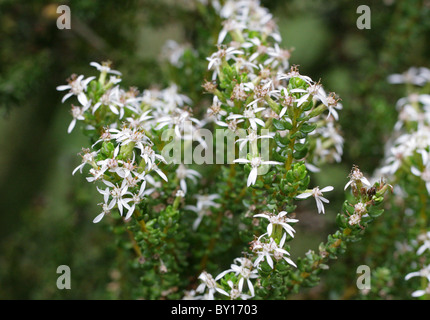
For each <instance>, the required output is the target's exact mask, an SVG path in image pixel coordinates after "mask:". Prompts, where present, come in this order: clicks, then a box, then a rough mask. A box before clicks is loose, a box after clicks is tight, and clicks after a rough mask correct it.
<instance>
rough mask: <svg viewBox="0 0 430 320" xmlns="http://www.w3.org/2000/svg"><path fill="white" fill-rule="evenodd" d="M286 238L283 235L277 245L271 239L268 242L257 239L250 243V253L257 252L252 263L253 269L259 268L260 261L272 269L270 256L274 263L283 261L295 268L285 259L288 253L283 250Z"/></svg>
mask: <svg viewBox="0 0 430 320" xmlns="http://www.w3.org/2000/svg"><path fill="white" fill-rule="evenodd" d="M263 236H265V234H263V235H262V236H261V237H263ZM261 237H260V238H261ZM286 237H287V234H286V233H284V235H283V236H282V239H281V241H280V242H279V245H278V244H277V243H276V241H275V240H273V238H269V242H261V241H260V240H259V239H258V240H257V241H256V242H255V241H254V242H253V243H252V251H254V252H257V254H258V257H257V259H255V261H254V267H257V266H259V265H260V263H261V262H262V261H264V260H266V262H267V264H268V265H269V266H270V267H271V268H272V269H273V267H274V264H273V259H272V256H273V258H274V259H275V260H276V261H279V260H281V259H284V260H285V261H286V262H287V263H288V264H290V265H292V266H294V267H297V266H296V264H295V263H294V262H293V261H292V260H291V259H290V258H288V257H287V256H289V255H290V253H289V252H288V251H287V250H285V249H283V247H284V244H285V239H286Z"/></svg>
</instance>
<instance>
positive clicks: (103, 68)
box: [90, 61, 121, 76]
mask: <svg viewBox="0 0 430 320" xmlns="http://www.w3.org/2000/svg"><path fill="white" fill-rule="evenodd" d="M111 65H112V62H110V61H105V62H102V64H100V63H98V62H90V66H92V67H94V68H96V69H97V70H98V71H100V72H102V73H103V72H104V73H109V74H115V75H117V76H120V75H121V72H119V71H117V70H112V69H111Z"/></svg>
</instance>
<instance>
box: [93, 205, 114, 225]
mask: <svg viewBox="0 0 430 320" xmlns="http://www.w3.org/2000/svg"><path fill="white" fill-rule="evenodd" d="M99 205H100V206H101V207H102V208H103V211H102V213H100V214H99V215H97V217H95V218H94V220H93V223H98V222H100V221H101V220H102V219H103V217H104V216H105V215H106V214H110V211H111V209H112V208H113V207H114V206H115V203H113V202H111V203H110V204H109V205H108V204H106V203H99Z"/></svg>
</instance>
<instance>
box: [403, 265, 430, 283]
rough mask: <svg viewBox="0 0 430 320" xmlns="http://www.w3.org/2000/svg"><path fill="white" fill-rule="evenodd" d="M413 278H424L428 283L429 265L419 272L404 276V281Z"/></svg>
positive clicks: (429, 279)
mask: <svg viewBox="0 0 430 320" xmlns="http://www.w3.org/2000/svg"><path fill="white" fill-rule="evenodd" d="M413 277H424V278H427V280H428V281H430V265H428V266H425V267H424V268H422V269H421V270H419V271H414V272H410V273H408V274H407V275H406V276H405V280H409V279H410V278H413Z"/></svg>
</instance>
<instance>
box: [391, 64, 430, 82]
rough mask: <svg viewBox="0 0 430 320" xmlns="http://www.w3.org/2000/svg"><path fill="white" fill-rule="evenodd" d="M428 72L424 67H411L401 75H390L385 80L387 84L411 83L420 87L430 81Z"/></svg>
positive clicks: (429, 71) (429, 72)
mask: <svg viewBox="0 0 430 320" xmlns="http://www.w3.org/2000/svg"><path fill="white" fill-rule="evenodd" d="M429 75H430V70H429V69H427V68H424V67H421V68H416V67H411V68H409V69H408V70H407V71H405V72H403V73H402V74H398V73H396V74H391V75H389V76H388V78H387V80H388V82H389V83H393V84H399V83H411V84H414V85H417V86H422V85H424V84H425V83H426V82H428V81H429V80H430V76H429Z"/></svg>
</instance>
